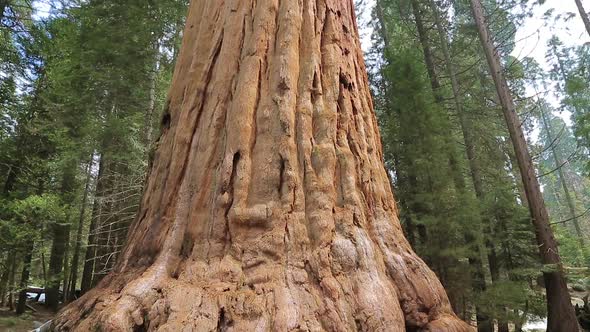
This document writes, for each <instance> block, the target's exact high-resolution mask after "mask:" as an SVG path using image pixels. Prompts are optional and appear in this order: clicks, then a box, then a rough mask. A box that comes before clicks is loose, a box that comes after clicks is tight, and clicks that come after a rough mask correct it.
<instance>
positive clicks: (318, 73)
mask: <svg viewBox="0 0 590 332" xmlns="http://www.w3.org/2000/svg"><path fill="white" fill-rule="evenodd" d="M239 45H242V46H241V47H239ZM195 46H196V47H195ZM168 112H169V113H167V114H165V116H164V118H163V132H162V136H161V138H160V144H159V149H158V151H157V153H156V156H155V159H154V163H153V167H152V170H151V175H150V177H149V181H148V184H147V188H146V191H145V194H144V197H143V201H142V207H141V209H140V212H139V215H138V218H137V220H136V221H135V223H134V225H133V226H132V227H131V229H130V235H129V239H128V242H127V243H128V244H127V246H126V248H125V250H124V251H123V253H122V254H121V255H120V259H119V262H118V264H117V266H116V267H115V271H113V273H111V274H109V276H108V277H106V278H105V279H104V280H103V281H102V282H101V283H100V285H98V287H97V288H95V289H94V290H93V291H91V292H89V293H87V294H86V295H84V297H82V298H81V299H79V300H78V301H76V302H74V303H72V304H71V305H70V306H69V307H68V308H66V309H65V310H64V311H63V312H62V313H61V315H60V316H59V317H57V319H56V320H55V323H54V324H55V328H56V329H58V330H59V329H62V330H63V329H67V328H69V329H74V330H78V331H87V330H89V329H102V330H103V331H128V330H132V329H143V330H156V329H160V330H170V331H176V330H180V329H182V328H184V329H191V328H193V329H199V330H227V331H256V330H258V331H289V330H297V329H299V330H315V331H354V330H357V331H358V330H361V331H377V330H388V331H394V332H395V331H400V332H401V331H406V330H420V329H423V330H426V329H430V330H439V331H443V330H444V331H450V332H452V331H469V330H471V329H470V327H469V326H468V325H466V324H465V323H463V322H461V321H460V320H459V319H457V318H456V316H455V315H454V313H453V312H452V310H451V308H450V305H449V302H448V299H447V296H446V294H445V292H444V290H443V288H442V286H441V284H440V282H439V281H438V280H437V279H436V276H435V275H434V273H433V272H432V271H431V270H429V269H428V268H427V267H426V265H425V264H424V263H423V262H422V260H420V259H419V258H418V257H417V256H416V255H415V254H414V252H413V251H412V249H411V248H410V246H409V244H408V242H407V241H406V240H405V238H404V237H403V233H402V231H401V227H400V224H399V221H398V219H397V215H396V213H397V208H396V207H395V201H394V199H393V195H392V192H391V189H390V186H389V183H388V179H387V175H386V174H385V169H384V167H383V158H382V150H381V143H380V137H379V132H378V128H377V122H376V119H375V116H374V113H373V109H372V100H371V97H370V91H369V86H368V82H367V75H366V69H365V66H364V62H363V54H362V51H361V49H360V42H359V40H358V31H357V27H356V22H355V16H354V8H353V1H352V0H344V1H331V0H302V1H287V0H280V1H269V0H263V1H248V0H245V1H235V2H222V1H217V0H194V1H193V2H192V4H191V7H190V12H189V15H188V22H187V28H186V31H185V34H184V45H183V50H182V51H181V54H180V57H179V60H178V64H177V67H176V73H175V79H174V81H173V86H172V89H171V92H170V107H169V109H168ZM377 294H378V296H377ZM98 299H100V302H99V303H100V305H97V303H98V302H97V301H98Z"/></svg>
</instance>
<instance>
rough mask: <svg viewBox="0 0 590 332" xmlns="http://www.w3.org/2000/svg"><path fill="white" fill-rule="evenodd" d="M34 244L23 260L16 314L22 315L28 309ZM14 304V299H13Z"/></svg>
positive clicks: (31, 244) (30, 246)
mask: <svg viewBox="0 0 590 332" xmlns="http://www.w3.org/2000/svg"><path fill="white" fill-rule="evenodd" d="M34 249H35V247H34V244H33V243H30V244H29V245H28V246H27V248H26V252H25V256H24V259H23V270H22V273H21V277H20V283H19V291H18V303H17V305H16V314H17V315H22V314H24V313H25V310H26V309H27V287H28V286H29V276H30V274H31V261H32V260H33V250H34ZM11 302H12V299H11Z"/></svg>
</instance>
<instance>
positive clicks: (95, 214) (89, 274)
mask: <svg viewBox="0 0 590 332" xmlns="http://www.w3.org/2000/svg"><path fill="white" fill-rule="evenodd" d="M104 159H105V155H104V153H102V154H100V157H99V160H100V161H99V163H98V175H97V177H96V189H95V194H94V203H93V206H92V215H91V217H90V227H89V228H88V239H87V241H86V253H85V256H84V269H83V271H82V280H81V286H80V291H81V293H82V294H84V293H86V292H88V291H89V290H90V289H91V288H92V286H93V283H92V279H93V277H94V265H95V263H96V252H97V250H96V245H97V236H96V232H97V227H98V218H99V215H100V214H101V207H102V202H101V199H102V195H103V191H104V190H103V187H104V181H105V180H104V174H105V167H106V165H105V160H104Z"/></svg>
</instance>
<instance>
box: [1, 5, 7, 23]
mask: <svg viewBox="0 0 590 332" xmlns="http://www.w3.org/2000/svg"><path fill="white" fill-rule="evenodd" d="M6 7H8V0H0V21H2V20H3V19H4V11H5V10H6Z"/></svg>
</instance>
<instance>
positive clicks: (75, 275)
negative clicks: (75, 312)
mask: <svg viewBox="0 0 590 332" xmlns="http://www.w3.org/2000/svg"><path fill="white" fill-rule="evenodd" d="M93 161H94V155H92V158H90V161H89V162H88V166H87V167H86V184H85V185H84V194H83V195H82V202H81V203H80V204H81V208H80V217H79V218H78V229H77V231H76V246H75V247H74V254H73V255H72V264H71V269H72V274H71V281H70V284H71V287H70V290H69V292H68V293H67V294H68V295H67V300H68V301H72V300H74V299H75V298H76V285H77V284H78V264H79V261H80V249H81V247H82V232H83V231H84V220H85V219H86V207H87V205H88V195H89V193H90V184H91V182H92V165H93Z"/></svg>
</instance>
